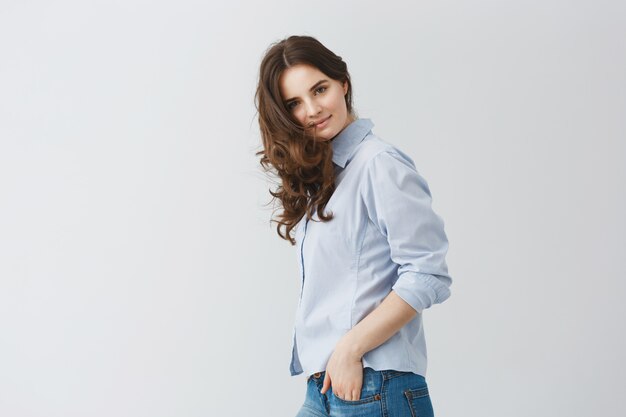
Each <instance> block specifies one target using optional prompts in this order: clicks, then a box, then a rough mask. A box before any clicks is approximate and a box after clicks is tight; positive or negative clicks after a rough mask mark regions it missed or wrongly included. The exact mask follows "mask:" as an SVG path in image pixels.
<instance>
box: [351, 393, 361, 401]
mask: <svg viewBox="0 0 626 417" xmlns="http://www.w3.org/2000/svg"><path fill="white" fill-rule="evenodd" d="M360 394H361V392H360V391H358V390H354V391H352V401H356V400H358V399H359V395H360Z"/></svg>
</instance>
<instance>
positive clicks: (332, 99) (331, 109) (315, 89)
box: [279, 64, 353, 140]
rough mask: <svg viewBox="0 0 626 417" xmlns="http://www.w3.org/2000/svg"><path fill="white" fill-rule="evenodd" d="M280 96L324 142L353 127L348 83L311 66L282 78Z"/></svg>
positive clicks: (289, 70)
mask: <svg viewBox="0 0 626 417" xmlns="http://www.w3.org/2000/svg"><path fill="white" fill-rule="evenodd" d="M279 84H280V93H281V96H282V99H283V101H284V103H285V106H286V107H287V109H288V110H289V112H290V113H291V115H292V116H293V117H294V118H295V119H296V120H297V121H298V123H300V125H302V126H303V127H305V128H306V129H307V130H309V131H310V132H311V133H315V135H316V136H317V137H318V138H319V139H321V140H330V139H332V138H334V137H335V136H336V135H337V134H338V133H339V132H341V131H342V130H343V128H345V127H346V126H347V125H349V124H350V123H351V122H352V121H353V118H352V116H351V115H349V114H348V108H347V106H346V101H345V95H346V93H347V92H348V82H347V81H346V82H344V83H341V82H339V81H337V80H333V79H332V78H330V77H328V76H326V74H324V73H323V72H321V71H320V70H318V69H317V68H315V67H312V66H310V65H304V64H300V65H295V66H293V67H291V68H287V69H286V70H285V71H284V72H283V73H282V74H281V77H280V80H279Z"/></svg>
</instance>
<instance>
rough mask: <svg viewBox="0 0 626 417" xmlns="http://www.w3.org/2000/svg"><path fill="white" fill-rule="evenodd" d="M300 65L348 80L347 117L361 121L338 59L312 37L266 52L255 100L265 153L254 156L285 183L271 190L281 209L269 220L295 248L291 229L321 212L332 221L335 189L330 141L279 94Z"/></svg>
mask: <svg viewBox="0 0 626 417" xmlns="http://www.w3.org/2000/svg"><path fill="white" fill-rule="evenodd" d="M298 64H306V65H310V66H313V67H316V68H317V69H318V70H320V71H321V72H323V73H324V74H325V75H326V76H328V77H330V78H332V79H334V80H337V81H340V82H341V83H344V82H347V84H348V91H347V93H346V95H345V100H346V108H347V111H348V117H350V116H352V117H354V119H356V118H357V115H356V112H355V111H354V109H353V106H352V84H351V83H350V74H349V73H348V67H347V65H346V63H345V62H344V61H343V60H342V59H341V57H340V56H338V55H335V54H334V53H333V52H332V51H330V50H329V49H328V48H326V47H325V46H324V45H323V44H322V43H320V42H319V41H318V40H317V39H315V38H313V37H311V36H297V35H293V36H289V37H288V38H285V39H282V40H280V41H278V42H275V43H273V44H271V45H270V47H269V48H268V49H267V50H266V52H265V55H264V57H263V59H262V61H261V68H260V72H259V82H258V86H257V90H256V94H255V96H254V97H255V106H256V109H257V112H258V115H259V118H258V120H259V127H260V130H261V139H262V142H263V149H262V150H261V151H258V152H257V153H256V155H262V157H261V160H260V161H259V162H260V164H261V166H262V167H263V168H264V170H265V171H266V172H267V171H271V172H274V173H276V174H277V175H278V177H279V178H280V180H281V182H282V184H280V185H279V186H278V187H277V188H276V190H275V191H272V190H271V189H270V190H269V192H270V194H271V195H272V196H273V198H272V200H271V201H270V202H272V201H274V200H275V199H279V200H280V203H281V205H282V208H283V211H282V213H279V215H278V216H277V219H278V220H271V221H274V222H276V223H278V225H277V226H276V231H277V233H278V235H279V236H280V237H281V238H283V239H285V240H288V241H289V242H291V244H292V245H295V240H294V239H293V238H292V237H291V236H290V233H291V230H292V229H293V228H294V227H295V225H296V224H298V222H299V221H300V220H301V219H302V216H304V215H305V214H306V215H307V218H308V219H311V216H312V215H313V213H314V212H315V211H317V213H318V217H319V219H320V220H322V221H330V220H331V219H332V218H333V214H332V212H331V213H330V214H328V215H325V214H324V213H323V211H324V208H325V207H326V204H327V203H328V200H329V199H330V197H331V196H332V194H333V192H334V191H335V169H334V166H333V163H332V144H331V142H330V141H319V140H316V137H315V135H314V134H313V135H311V134H310V133H308V132H307V131H306V129H305V127H303V126H301V125H300V124H299V123H298V122H297V120H295V118H294V117H293V116H292V114H291V112H290V111H289V109H287V107H286V105H285V103H284V102H283V99H282V97H281V94H280V87H279V79H280V76H281V74H282V73H283V71H284V70H285V69H287V68H290V67H292V66H295V65H298ZM283 227H284V228H285V233H284V234H283V233H282V231H281V228H283Z"/></svg>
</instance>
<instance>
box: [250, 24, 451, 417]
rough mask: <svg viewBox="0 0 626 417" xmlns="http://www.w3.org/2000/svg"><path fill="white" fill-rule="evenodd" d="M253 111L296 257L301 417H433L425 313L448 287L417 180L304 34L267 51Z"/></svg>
mask: <svg viewBox="0 0 626 417" xmlns="http://www.w3.org/2000/svg"><path fill="white" fill-rule="evenodd" d="M255 105H256V108H257V110H258V115H259V125H260V131H261V136H262V141H263V150H261V151H259V152H258V153H257V155H262V157H261V161H260V163H261V165H262V167H264V168H265V169H266V170H273V172H275V173H276V174H277V175H278V177H279V178H280V180H281V184H280V185H279V186H278V188H277V189H276V190H274V191H271V190H270V194H271V195H272V196H273V197H274V199H276V198H277V199H279V201H280V204H281V206H282V209H283V211H282V213H280V214H279V216H278V220H277V221H276V222H277V223H278V226H277V232H278V235H279V236H280V237H281V238H283V239H285V240H288V241H289V242H290V243H291V244H292V245H296V248H297V261H298V265H299V270H300V277H299V279H301V292H300V298H299V303H298V309H297V311H296V318H295V325H294V329H293V345H292V356H291V364H290V373H291V375H299V374H304V375H305V376H306V377H307V392H306V397H305V401H304V404H303V405H302V407H301V409H300V411H299V413H298V416H299V417H306V416H340V415H341V416H389V417H404V416H406V417H417V416H420V417H427V416H432V415H433V409H432V404H431V400H430V396H429V392H428V386H427V384H426V380H425V374H426V358H427V357H426V344H425V338H424V328H423V324H422V312H423V310H424V309H426V308H429V307H431V306H432V305H433V304H437V303H441V302H443V301H444V300H446V299H447V298H448V297H449V296H450V289H449V287H450V285H451V284H452V278H451V277H450V275H449V274H448V269H447V265H446V261H445V256H446V253H447V250H448V241H447V238H446V234H445V232H444V223H443V220H442V219H441V218H440V217H439V216H438V215H437V214H436V213H435V212H434V211H433V209H432V207H431V206H432V198H431V193H430V190H429V187H428V184H427V183H426V180H425V179H424V178H423V177H422V176H421V175H420V174H419V173H418V172H417V170H416V168H415V164H414V162H413V160H412V159H411V158H410V157H409V156H408V155H407V154H406V153H404V152H403V151H401V150H400V149H398V148H397V147H395V146H394V145H392V144H390V143H388V142H386V141H384V140H382V139H381V138H379V137H378V136H376V135H375V134H374V133H373V132H372V130H371V129H372V127H373V126H374V124H373V122H372V121H371V120H370V119H362V118H359V117H358V116H357V114H356V112H355V110H354V109H353V106H352V85H351V82H350V75H349V73H348V70H347V65H346V63H345V62H344V61H343V60H342V58H341V57H340V56H337V55H335V54H334V53H333V52H331V51H330V50H329V49H327V48H326V47H325V46H324V45H322V44H321V43H320V42H319V41H317V40H316V39H315V38H313V37H310V36H290V37H288V38H286V39H283V40H281V41H279V42H276V43H274V44H272V45H271V46H270V47H269V48H268V50H267V51H266V53H265V56H264V57H263V59H262V62H261V68H260V74H259V83H258V87H257V91H256V95H255ZM281 228H284V233H283V231H282V230H281ZM294 229H295V231H294V232H295V233H294V235H295V236H294V237H292V236H291V231H292V230H294Z"/></svg>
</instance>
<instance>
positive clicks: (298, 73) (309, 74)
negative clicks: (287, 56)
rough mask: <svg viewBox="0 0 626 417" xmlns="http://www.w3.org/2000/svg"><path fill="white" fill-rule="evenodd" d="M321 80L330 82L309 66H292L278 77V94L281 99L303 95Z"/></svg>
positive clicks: (322, 74) (321, 73)
mask: <svg viewBox="0 0 626 417" xmlns="http://www.w3.org/2000/svg"><path fill="white" fill-rule="evenodd" d="M322 79H328V80H330V77H327V76H326V74H324V73H323V72H322V71H320V70H319V69H317V68H315V67H312V66H310V65H305V64H299V65H294V66H293V67H290V68H287V69H286V70H284V71H283V73H282V74H281V75H280V79H279V81H278V83H279V85H280V93H281V95H282V96H283V98H284V97H295V96H299V95H303V94H306V93H307V92H308V91H309V88H311V86H312V85H313V84H315V83H316V82H318V81H319V80H322Z"/></svg>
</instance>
